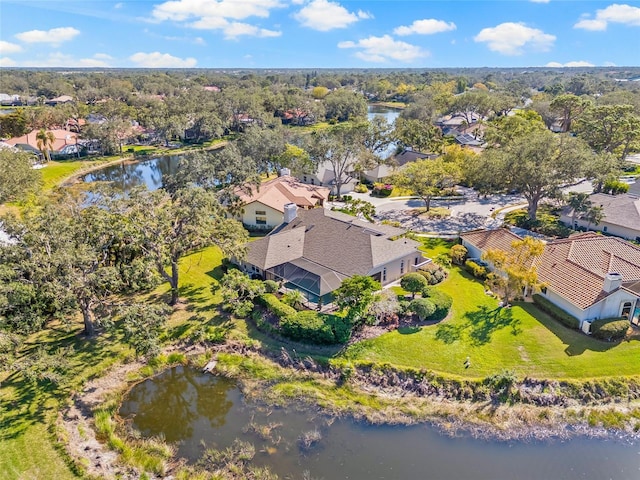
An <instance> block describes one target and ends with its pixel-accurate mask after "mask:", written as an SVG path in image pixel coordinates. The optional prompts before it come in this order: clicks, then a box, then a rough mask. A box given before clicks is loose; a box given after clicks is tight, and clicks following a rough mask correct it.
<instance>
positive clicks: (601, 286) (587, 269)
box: [461, 229, 640, 326]
mask: <svg viewBox="0 0 640 480" xmlns="http://www.w3.org/2000/svg"><path fill="white" fill-rule="evenodd" d="M461 238H462V244H463V245H464V246H465V247H466V248H467V250H468V251H469V255H470V256H478V257H479V256H481V255H482V253H484V252H486V251H487V250H488V249H495V248H497V249H501V250H505V251H508V250H509V249H510V248H511V244H512V243H513V241H514V240H520V239H521V237H519V236H518V235H516V234H514V233H512V232H510V231H509V230H507V229H496V230H479V231H474V232H469V233H463V234H462V235H461ZM535 268H536V269H537V273H538V280H539V281H540V282H541V283H542V284H543V288H542V292H541V295H542V296H543V297H545V298H546V299H547V300H549V301H550V302H552V303H553V304H555V305H556V306H558V307H560V308H562V309H563V310H564V311H566V312H568V313H570V314H571V315H573V316H574V317H576V318H577V319H578V320H580V322H581V324H582V323H583V322H585V321H592V320H596V319H601V318H614V317H621V318H626V319H629V320H630V322H631V323H632V324H633V325H636V326H640V247H638V246H636V245H634V244H632V243H629V242H627V241H625V240H622V239H620V238H616V237H607V236H603V235H599V234H596V233H592V232H589V233H582V234H577V235H572V236H571V237H569V238H564V239H557V240H553V241H551V242H548V243H547V244H546V245H545V248H544V252H543V254H542V255H541V256H540V257H539V258H537V259H536V261H535Z"/></svg>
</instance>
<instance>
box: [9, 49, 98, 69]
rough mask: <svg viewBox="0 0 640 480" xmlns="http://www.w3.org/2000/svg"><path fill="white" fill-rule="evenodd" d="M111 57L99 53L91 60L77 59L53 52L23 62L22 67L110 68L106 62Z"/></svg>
mask: <svg viewBox="0 0 640 480" xmlns="http://www.w3.org/2000/svg"><path fill="white" fill-rule="evenodd" d="M105 56H106V57H109V58H108V59H111V57H110V56H109V55H106V54H104V53H97V54H95V55H94V56H93V57H91V58H75V57H74V56H73V55H68V54H65V53H62V52H52V53H50V54H49V55H47V56H46V57H43V58H32V59H30V60H27V61H25V62H21V63H20V66H21V67H109V64H108V63H107V62H106V61H105V60H108V59H107V58H105Z"/></svg>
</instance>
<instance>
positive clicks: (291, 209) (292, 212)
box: [284, 203, 298, 223]
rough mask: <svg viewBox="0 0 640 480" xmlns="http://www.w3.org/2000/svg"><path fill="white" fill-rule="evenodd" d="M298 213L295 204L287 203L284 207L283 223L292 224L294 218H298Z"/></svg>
mask: <svg viewBox="0 0 640 480" xmlns="http://www.w3.org/2000/svg"><path fill="white" fill-rule="evenodd" d="M297 211H298V207H297V206H296V204H295V203H287V204H285V206H284V223H291V222H293V221H294V220H295V219H296V217H297V216H298V214H297Z"/></svg>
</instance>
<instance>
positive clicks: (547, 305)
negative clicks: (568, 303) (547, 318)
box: [533, 293, 580, 330]
mask: <svg viewBox="0 0 640 480" xmlns="http://www.w3.org/2000/svg"><path fill="white" fill-rule="evenodd" d="M533 302H534V303H535V304H536V305H537V306H538V308H539V309H540V310H542V311H543V312H545V313H548V314H549V315H551V316H552V317H553V318H555V319H556V320H558V321H559V322H560V323H562V324H563V325H564V326H566V327H569V328H573V329H574V330H577V329H578V328H580V320H578V319H577V318H576V317H574V316H573V315H571V314H570V313H567V312H565V311H564V310H562V309H561V308H560V307H558V306H556V305H554V304H553V303H551V302H550V301H549V300H547V299H546V298H544V297H543V296H542V295H540V294H539V293H536V294H535V295H533Z"/></svg>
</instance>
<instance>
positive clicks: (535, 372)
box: [344, 240, 640, 379]
mask: <svg viewBox="0 0 640 480" xmlns="http://www.w3.org/2000/svg"><path fill="white" fill-rule="evenodd" d="M427 243H428V248H427V249H426V250H427V252H428V254H429V255H431V256H436V255H437V254H438V253H442V252H443V251H445V250H446V244H445V243H444V242H442V241H433V240H432V241H427ZM438 288H440V289H441V290H443V291H445V292H446V293H448V294H449V295H451V296H452V297H453V307H452V312H451V314H450V316H449V318H448V319H446V320H444V321H442V322H440V323H438V324H436V325H429V326H425V327H422V328H419V329H404V330H402V329H401V330H398V331H394V332H390V333H387V334H384V335H382V336H380V337H378V338H375V339H371V340H367V341H365V342H362V343H360V344H356V345H353V346H352V347H350V348H349V349H347V351H346V352H345V354H344V356H345V357H346V358H348V359H351V360H355V361H357V360H363V361H374V362H387V363H390V364H395V365H399V366H406V367H416V368H426V369H430V370H435V371H438V372H441V373H444V374H452V375H456V376H465V377H473V378H480V377H485V376H487V375H491V374H493V373H497V372H501V371H503V370H512V371H514V372H516V373H517V374H518V375H519V376H531V377H538V378H567V379H587V378H594V377H607V376H617V375H638V374H640V362H639V361H638V359H639V358H640V342H639V341H637V340H632V341H630V342H622V343H620V344H610V343H604V342H600V341H598V340H594V339H592V338H590V337H587V336H586V335H583V334H582V333H580V332H577V331H574V330H570V329H568V328H565V327H564V326H563V325H561V324H559V323H558V322H557V321H555V320H553V319H552V318H550V317H549V316H548V315H546V314H544V313H543V312H541V311H540V310H539V309H538V308H537V307H536V306H535V305H533V304H530V303H518V304H515V305H514V306H513V307H512V308H509V309H500V308H498V302H497V300H495V299H493V298H491V297H489V296H487V295H485V293H484V286H483V285H482V283H480V282H478V281H476V280H474V279H473V278H471V277H470V276H469V275H468V274H467V273H466V272H464V271H462V270H461V269H460V268H457V267H453V268H452V269H450V275H449V278H448V279H447V280H445V282H443V283H442V284H441V285H439V287H438ZM467 357H469V358H470V361H471V366H470V367H469V368H468V369H467V368H465V366H464V362H465V360H466V358H467Z"/></svg>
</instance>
